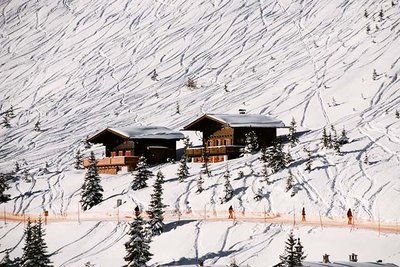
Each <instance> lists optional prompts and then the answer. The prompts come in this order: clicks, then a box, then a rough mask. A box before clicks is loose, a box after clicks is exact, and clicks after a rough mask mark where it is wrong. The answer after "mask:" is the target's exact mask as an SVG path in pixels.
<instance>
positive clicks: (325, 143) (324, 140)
mask: <svg viewBox="0 0 400 267" xmlns="http://www.w3.org/2000/svg"><path fill="white" fill-rule="evenodd" d="M321 143H322V147H324V148H328V147H329V139H328V134H327V133H326V128H325V127H324V128H323V129H322V137H321Z"/></svg>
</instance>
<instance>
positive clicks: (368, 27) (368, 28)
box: [366, 24, 371, 34]
mask: <svg viewBox="0 0 400 267" xmlns="http://www.w3.org/2000/svg"><path fill="white" fill-rule="evenodd" d="M366 30H367V34H369V33H370V32H371V26H369V24H367V28H366Z"/></svg>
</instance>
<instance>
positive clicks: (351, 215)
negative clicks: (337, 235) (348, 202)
mask: <svg viewBox="0 0 400 267" xmlns="http://www.w3.org/2000/svg"><path fill="white" fill-rule="evenodd" d="M347 224H353V213H352V212H351V209H349V210H348V211H347Z"/></svg>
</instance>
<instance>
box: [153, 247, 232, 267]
mask: <svg viewBox="0 0 400 267" xmlns="http://www.w3.org/2000/svg"><path fill="white" fill-rule="evenodd" d="M235 252H237V250H228V251H220V252H217V253H215V252H210V253H207V254H206V255H204V256H202V257H200V258H198V259H196V258H185V257H183V258H180V259H179V260H177V261H172V262H169V263H166V264H162V265H161V266H179V265H197V264H198V263H199V262H204V261H206V260H208V259H214V258H223V257H228V256H229V255H231V254H232V253H235Z"/></svg>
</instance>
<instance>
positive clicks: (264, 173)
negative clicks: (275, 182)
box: [261, 164, 270, 185]
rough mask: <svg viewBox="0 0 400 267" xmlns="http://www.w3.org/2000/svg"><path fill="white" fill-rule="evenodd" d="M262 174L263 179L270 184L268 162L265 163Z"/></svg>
mask: <svg viewBox="0 0 400 267" xmlns="http://www.w3.org/2000/svg"><path fill="white" fill-rule="evenodd" d="M261 176H262V177H263V180H264V181H265V182H266V183H267V185H269V184H270V181H269V173H268V167H267V164H263V169H262V171H261Z"/></svg>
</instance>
